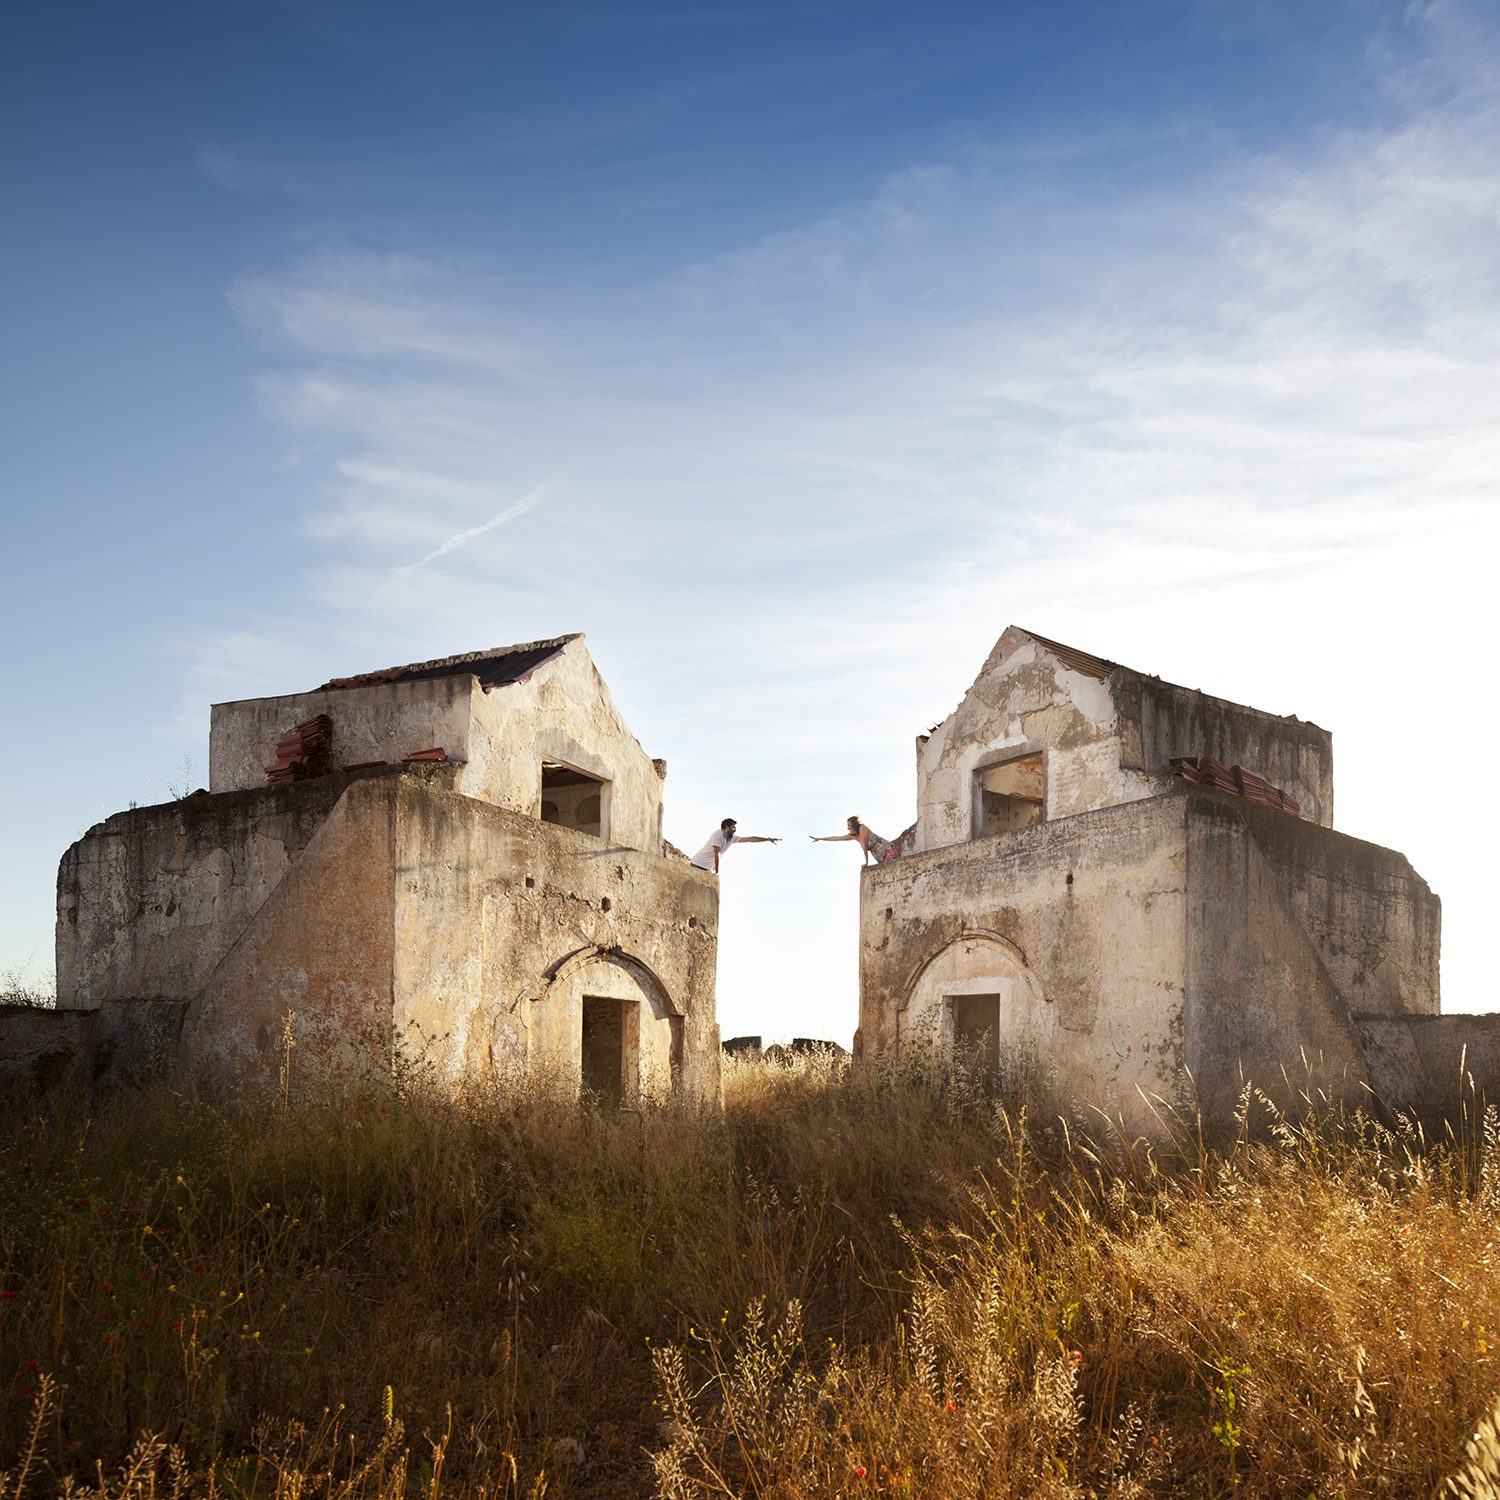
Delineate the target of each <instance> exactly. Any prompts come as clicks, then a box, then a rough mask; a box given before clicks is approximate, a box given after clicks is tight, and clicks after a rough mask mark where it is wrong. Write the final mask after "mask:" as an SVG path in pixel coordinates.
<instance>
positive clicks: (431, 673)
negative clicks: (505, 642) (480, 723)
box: [313, 630, 583, 693]
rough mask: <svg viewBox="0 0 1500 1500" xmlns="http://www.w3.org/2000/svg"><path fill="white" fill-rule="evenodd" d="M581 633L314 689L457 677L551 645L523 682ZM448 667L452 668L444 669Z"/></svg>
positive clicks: (365, 675) (393, 669) (366, 675)
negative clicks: (466, 670)
mask: <svg viewBox="0 0 1500 1500" xmlns="http://www.w3.org/2000/svg"><path fill="white" fill-rule="evenodd" d="M582 639H583V632H582V631H581V630H577V631H574V632H573V633H572V634H571V635H557V636H552V637H551V638H550V639H547V640H541V641H523V642H521V643H520V644H518V645H515V646H491V647H490V648H489V649H488V650H485V651H464V652H461V653H460V654H459V655H457V656H439V657H434V658H433V659H432V660H431V661H415V662H410V663H408V664H407V665H406V666H404V667H387V668H385V669H384V670H383V671H379V672H361V673H359V674H357V675H356V676H353V677H334V678H330V679H329V681H327V682H325V683H323V684H321V685H320V686H319V687H317V688H315V689H314V690H313V691H314V692H319V693H325V692H332V691H335V690H338V689H342V688H359V687H375V686H378V685H379V684H380V683H383V682H396V681H398V680H400V679H402V678H412V677H450V676H452V677H456V676H458V675H459V672H458V671H457V669H458V668H461V667H464V666H467V665H468V664H469V663H471V662H473V663H476V664H477V663H479V662H486V661H494V660H495V659H497V658H499V657H506V656H519V655H521V654H522V653H523V652H526V653H532V652H538V651H547V650H548V649H549V648H551V651H550V655H548V656H545V657H543V658H542V660H541V661H538V662H535V663H534V664H533V665H532V666H531V667H530V668H528V669H527V671H525V672H524V673H522V674H521V676H520V677H519V679H518V680H519V681H525V679H526V678H527V677H529V676H530V675H531V673H532V672H534V671H535V670H536V668H537V667H539V666H541V665H542V662H544V661H548V660H550V659H551V657H552V656H555V655H556V654H557V653H558V652H559V651H561V650H562V649H563V648H564V647H565V646H567V645H568V644H569V643H570V642H572V641H581V640H582ZM445 668H451V669H454V670H451V671H450V670H444V669H445Z"/></svg>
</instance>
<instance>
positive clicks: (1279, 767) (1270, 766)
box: [1110, 667, 1333, 828]
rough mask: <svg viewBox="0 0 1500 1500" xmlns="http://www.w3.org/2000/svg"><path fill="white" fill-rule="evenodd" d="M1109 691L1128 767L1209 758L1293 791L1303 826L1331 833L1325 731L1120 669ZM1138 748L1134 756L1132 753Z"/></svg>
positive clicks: (1156, 767)
mask: <svg viewBox="0 0 1500 1500" xmlns="http://www.w3.org/2000/svg"><path fill="white" fill-rule="evenodd" d="M1110 691H1111V694H1112V696H1113V699H1114V702H1115V704H1116V705H1117V707H1118V709H1119V713H1120V717H1121V722H1122V726H1123V727H1122V739H1123V742H1124V744H1125V745H1126V747H1127V756H1126V764H1127V765H1132V766H1136V767H1139V768H1140V769H1142V770H1146V771H1160V770H1163V769H1165V768H1166V766H1167V764H1168V763H1169V762H1170V761H1172V760H1174V759H1176V758H1177V757H1179V756H1185V755H1195V756H1196V755H1211V756H1212V757H1213V758H1214V759H1215V760H1217V761H1219V762H1221V763H1222V764H1223V765H1226V766H1236V765H1238V766H1245V767H1246V768H1247V769H1249V770H1251V771H1254V772H1255V773H1256V774H1257V775H1258V776H1262V777H1264V778H1265V779H1266V780H1267V781H1269V782H1270V783H1271V785H1272V786H1274V787H1276V788H1278V790H1280V791H1284V792H1289V793H1291V795H1292V796H1293V797H1295V798H1296V799H1297V801H1298V802H1299V803H1300V804H1301V812H1302V817H1303V818H1304V819H1305V820H1307V821H1308V822H1311V823H1319V824H1321V825H1322V826H1323V827H1325V828H1332V827H1333V736H1332V735H1331V734H1330V733H1329V732H1328V731H1327V730H1326V729H1319V728H1318V726H1317V725H1316V724H1309V723H1306V722H1305V721H1302V720H1297V719H1283V718H1280V717H1278V716H1277V715H1276V714H1268V713H1263V712H1262V711H1261V710H1260V709H1258V708H1247V707H1245V706H1244V705H1243V704H1240V703H1230V702H1228V701H1227V700H1226V699H1224V698H1211V697H1209V696H1208V694H1207V693H1200V692H1196V691H1194V690H1193V689H1191V688H1184V687H1178V686H1176V684H1174V683H1170V682H1163V681H1161V679H1160V678H1157V677H1146V676H1143V675H1142V674H1141V673H1139V672H1132V671H1130V670H1129V669H1128V668H1125V667H1119V668H1116V670H1115V672H1114V674H1113V676H1112V677H1111V678H1110ZM1137 743H1138V744H1139V751H1138V753H1135V754H1132V753H1131V752H1132V751H1133V750H1134V749H1135V746H1136V744H1137Z"/></svg>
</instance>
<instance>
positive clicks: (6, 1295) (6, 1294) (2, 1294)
mask: <svg viewBox="0 0 1500 1500" xmlns="http://www.w3.org/2000/svg"><path fill="white" fill-rule="evenodd" d="M15 1295H16V1294H15V1293H14V1292H0V1297H4V1298H5V1300H6V1301H7V1302H8V1301H10V1299H11V1298H12V1297H14V1296H15Z"/></svg>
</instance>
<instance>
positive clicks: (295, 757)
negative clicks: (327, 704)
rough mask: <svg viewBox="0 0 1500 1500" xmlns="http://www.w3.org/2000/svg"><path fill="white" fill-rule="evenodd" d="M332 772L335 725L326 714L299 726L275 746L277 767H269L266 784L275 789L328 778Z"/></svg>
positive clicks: (267, 768)
mask: <svg viewBox="0 0 1500 1500" xmlns="http://www.w3.org/2000/svg"><path fill="white" fill-rule="evenodd" d="M332 769H333V724H332V722H331V721H330V720H329V718H328V715H327V714H319V715H318V717H317V718H316V719H309V720H308V721H307V722H306V723H305V724H299V725H298V726H297V727H296V728H295V729H294V730H292V732H291V733H290V734H289V735H287V736H285V737H284V738H283V739H282V740H280V741H279V742H278V744H277V746H276V764H275V765H274V766H267V767H266V780H267V781H269V782H270V783H271V785H272V786H280V785H282V784H283V783H284V782H288V781H308V780H310V779H311V778H312V777H314V776H326V775H327V774H328V773H329V772H330V771H331V770H332Z"/></svg>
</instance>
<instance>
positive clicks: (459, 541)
mask: <svg viewBox="0 0 1500 1500" xmlns="http://www.w3.org/2000/svg"><path fill="white" fill-rule="evenodd" d="M556 488H557V481H556V480H555V479H544V480H543V481H542V483H541V484H539V485H537V487H536V488H535V489H534V490H529V491H528V492H527V493H526V494H524V495H522V496H521V498H520V499H519V500H517V501H516V503H515V504H514V505H507V506H506V507H505V509H504V510H501V511H497V512H496V513H495V514H494V515H492V516H491V517H490V518H489V520H488V521H485V522H484V523H483V524H482V525H479V526H471V527H469V529H468V530H467V531H460V532H459V533H458V535H457V536H450V537H449V538H448V540H447V541H446V542H444V543H443V545H442V546H441V547H437V548H435V549H434V550H433V551H431V552H429V553H428V554H427V556H426V557H424V558H423V559H422V560H421V561H420V562H414V563H407V564H406V566H405V567H402V568H397V569H396V571H397V572H398V573H410V572H412V571H413V569H415V568H423V567H426V566H427V564H428V563H430V562H431V561H432V560H433V559H434V558H437V557H441V556H442V555H443V554H444V553H445V552H452V551H453V550H454V549H455V548H457V547H462V546H463V545H464V543H465V542H471V541H473V540H474V538H475V537H476V536H483V535H484V533H485V532H486V531H493V530H494V529H495V528H496V527H497V526H503V525H505V523H506V522H507V521H514V520H515V518H516V517H517V516H520V515H524V514H525V513H526V512H527V511H528V510H530V509H531V507H532V506H533V505H535V504H536V503H537V502H538V501H540V500H545V499H546V498H547V496H548V495H550V494H551V493H552V491H553V490H554V489H556Z"/></svg>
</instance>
